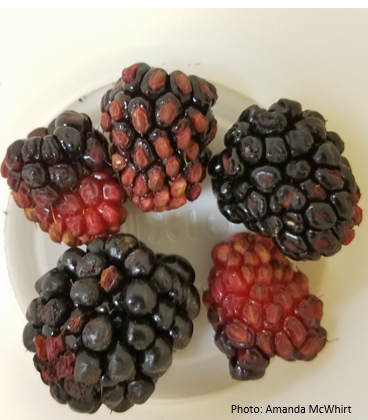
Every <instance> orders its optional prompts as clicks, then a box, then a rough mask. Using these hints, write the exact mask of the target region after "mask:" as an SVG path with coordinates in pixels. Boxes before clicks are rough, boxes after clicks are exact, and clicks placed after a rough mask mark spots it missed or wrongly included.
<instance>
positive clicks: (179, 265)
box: [23, 234, 200, 413]
mask: <svg viewBox="0 0 368 420" xmlns="http://www.w3.org/2000/svg"><path fill="white" fill-rule="evenodd" d="M194 277H195V275H194V271H193V269H192V267H191V265H190V264H189V262H188V261H187V260H185V259H184V258H182V257H179V256H175V255H169V256H163V255H158V256H156V254H155V253H153V252H152V251H151V250H150V249H148V248H147V247H146V246H145V245H144V244H142V243H140V242H139V241H138V240H137V239H136V238H135V237H134V236H132V235H125V234H117V235H113V236H111V237H109V238H108V239H106V240H105V239H101V238H96V239H95V240H94V241H92V242H91V243H90V244H89V245H88V248H87V252H86V253H85V252H84V251H82V250H81V249H79V248H69V249H68V250H66V251H65V252H64V253H63V255H62V256H61V257H60V258H59V260H58V262H57V268H54V269H52V270H50V271H49V272H47V273H46V274H44V275H43V276H42V277H41V278H40V279H39V280H37V282H36V283H35V289H36V291H37V293H38V294H39V297H37V298H35V299H33V300H32V302H31V303H30V305H29V307H28V309H27V320H28V323H27V324H26V326H25V328H24V331H23V343H24V346H25V347H26V348H27V349H28V350H30V351H33V352H36V354H35V356H34V364H35V367H36V369H37V370H38V371H39V372H40V373H41V379H42V380H43V382H44V383H45V384H47V385H49V386H50V393H51V395H52V396H53V397H54V399H55V400H56V401H58V402H59V403H61V404H66V403H67V404H68V405H69V407H70V408H71V409H72V410H74V411H78V412H82V413H93V412H95V411H97V410H98V408H99V407H100V405H101V404H105V405H106V406H107V407H108V408H109V409H111V410H113V411H117V412H123V411H126V410H127V409H129V408H130V407H132V406H133V405H134V404H143V403H144V402H145V401H146V400H147V399H148V398H149V397H150V395H151V394H152V393H153V391H154V389H155V384H156V382H157V380H158V378H160V377H161V376H162V375H163V374H164V373H165V372H166V371H167V369H168V368H169V367H170V365H171V363H172V353H173V351H175V350H180V349H183V348H184V347H186V346H187V345H188V344H189V341H190V339H191V336H192V333H193V322H192V320H193V319H194V318H195V317H196V316H197V315H198V313H199V309H200V307H199V305H200V298H199V294H198V291H197V289H196V288H195V286H194V285H193V282H194Z"/></svg>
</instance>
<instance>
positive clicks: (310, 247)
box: [209, 99, 362, 260]
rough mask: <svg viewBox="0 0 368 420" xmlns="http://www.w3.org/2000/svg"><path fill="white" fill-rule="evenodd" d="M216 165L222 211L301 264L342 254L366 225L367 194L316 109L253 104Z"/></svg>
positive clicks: (213, 172)
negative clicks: (363, 222)
mask: <svg viewBox="0 0 368 420" xmlns="http://www.w3.org/2000/svg"><path fill="white" fill-rule="evenodd" d="M224 143H225V147H226V149H224V150H223V151H222V152H221V153H220V154H218V155H216V156H214V157H213V158H212V159H211V161H210V164H209V174H210V176H211V178H212V189H213V192H214V194H215V196H216V198H217V202H218V207H219V209H220V211H221V213H222V214H223V215H224V216H225V217H226V218H227V219H228V220H229V221H230V222H232V223H243V224H244V225H245V226H246V228H247V229H249V230H251V231H253V232H257V233H260V234H261V235H263V236H265V237H272V238H273V240H274V242H275V244H276V245H277V246H278V247H279V248H280V249H281V251H282V252H283V253H284V254H286V255H287V256H289V257H291V258H292V259H294V260H317V259H319V258H320V257H321V255H323V256H331V255H334V254H336V253H337V252H338V251H339V250H340V248H341V245H348V244H349V243H350V242H351V241H352V240H353V238H354V235H355V232H354V226H356V225H359V224H360V222H361V220H362V210H361V208H360V207H359V206H358V205H357V203H358V201H359V198H360V191H359V188H358V186H357V184H356V182H355V179H354V176H353V174H352V171H351V168H350V165H349V162H348V161H347V159H346V158H345V157H344V156H342V153H343V151H344V143H343V141H342V140H341V138H340V137H339V136H338V134H336V133H334V132H332V131H326V127H325V119H324V118H323V117H322V116H321V114H319V113H318V112H316V111H309V110H306V111H302V107H301V105H300V104H299V103H298V102H294V101H291V100H288V99H280V100H279V101H278V102H276V103H275V104H273V105H272V106H271V107H270V108H269V110H268V111H266V110H265V109H261V108H259V107H258V106H257V105H253V106H251V107H249V108H247V109H246V110H244V111H243V113H242V114H241V115H240V117H239V119H238V121H237V122H236V123H235V124H234V125H233V126H232V127H231V128H230V130H229V131H228V132H227V133H226V135H225V140H224Z"/></svg>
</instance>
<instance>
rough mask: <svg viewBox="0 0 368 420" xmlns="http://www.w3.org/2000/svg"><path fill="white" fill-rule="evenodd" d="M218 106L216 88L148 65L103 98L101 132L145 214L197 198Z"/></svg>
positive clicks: (130, 72) (128, 72)
mask: <svg viewBox="0 0 368 420" xmlns="http://www.w3.org/2000/svg"><path fill="white" fill-rule="evenodd" d="M216 100H217V93H216V88H215V87H214V86H213V85H212V84H211V83H208V82H207V81H205V80H203V79H201V78H199V77H197V76H189V77H188V76H186V75H185V74H184V73H183V72H181V71H174V72H172V73H170V74H167V73H166V71H165V70H163V69H161V68H153V67H150V66H148V65H147V64H145V63H138V64H134V65H132V66H130V67H128V68H126V69H124V70H123V72H122V76H121V78H120V79H119V80H118V81H117V83H116V84H115V86H114V87H113V88H112V89H109V90H108V91H107V92H106V94H105V95H104V96H103V98H102V101H101V111H102V116H101V127H102V129H103V130H104V131H105V132H109V133H110V139H111V141H112V144H113V146H112V166H113V168H114V170H115V171H116V172H117V173H118V174H119V177H120V180H121V184H122V186H123V187H124V189H125V191H126V193H127V195H128V197H129V198H130V199H131V200H132V202H133V204H135V205H136V206H137V207H139V208H140V209H141V210H142V211H145V212H147V211H156V212H159V211H164V210H171V209H176V208H178V207H181V206H183V205H184V204H185V203H186V202H187V200H189V201H194V200H196V199H197V198H198V196H199V195H200V193H201V187H200V185H199V184H200V183H201V182H202V181H203V179H204V178H205V176H206V169H207V164H208V161H209V158H210V155H211V153H210V151H209V149H208V147H207V146H208V144H209V143H210V142H211V141H212V140H213V139H214V137H215V134H216V130H217V123H216V120H215V119H214V117H213V114H212V112H211V107H212V106H213V105H214V104H215V102H216Z"/></svg>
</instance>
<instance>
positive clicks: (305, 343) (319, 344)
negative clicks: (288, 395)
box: [203, 233, 327, 381]
mask: <svg viewBox="0 0 368 420" xmlns="http://www.w3.org/2000/svg"><path fill="white" fill-rule="evenodd" d="M212 260H213V264H214V267H213V268H212V269H211V271H210V274H209V277H208V290H206V291H205V292H204V295H203V301H204V303H205V305H206V307H207V318H208V321H209V322H210V323H211V325H212V327H213V329H214V330H215V338H214V341H215V344H216V346H217V347H218V349H219V350H220V351H221V352H222V353H224V354H225V355H226V357H227V358H228V360H229V372H230V375H231V376H232V378H234V379H236V380H241V381H246V380H252V379H259V378H261V377H262V376H263V375H264V374H265V371H266V368H267V366H268V365H269V362H270V358H272V357H274V356H275V355H277V356H279V357H281V358H283V359H285V360H288V361H293V360H304V361H310V360H312V359H314V358H315V357H316V356H317V354H318V353H319V352H320V351H321V350H322V349H323V347H324V346H325V344H326V336H327V333H326V330H325V329H324V328H323V327H321V325H320V322H321V318H322V313H323V304H322V302H321V300H320V299H318V298H317V297H316V296H314V295H312V294H310V293H309V286H308V278H307V277H306V276H305V275H304V274H303V273H301V272H300V271H296V270H295V268H293V266H292V265H291V263H290V261H289V260H288V259H287V258H286V257H285V256H284V255H283V254H282V253H281V252H280V251H279V250H278V249H277V248H276V246H275V245H274V244H273V243H272V241H271V239H268V238H264V237H262V236H261V235H259V234H256V235H253V234H250V233H238V234H235V235H233V236H232V237H231V239H230V241H229V242H220V243H218V244H217V245H215V246H214V248H213V250H212Z"/></svg>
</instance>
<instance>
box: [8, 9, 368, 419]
mask: <svg viewBox="0 0 368 420" xmlns="http://www.w3.org/2000/svg"><path fill="white" fill-rule="evenodd" d="M367 24H368V13H367V11H366V10H358V11H352V10H337V11H335V10H278V11H275V10H242V11H238V10H235V11H229V10H219V11H214V10H196V11H191V10H185V11H175V10H170V11H169V10H150V11H144V10H119V11H111V10H108V11H102V10H96V11H78V10H73V11H67V10H65V11H44V10H37V11H21V10H19V11H5V10H1V11H0V57H1V63H0V139H1V140H0V156H3V155H4V153H5V150H6V147H7V145H8V144H10V143H11V142H12V141H14V140H16V139H17V138H21V137H24V136H25V135H26V134H27V133H28V132H29V131H30V130H31V129H32V128H34V127H36V126H39V125H42V124H45V123H46V122H47V121H49V120H50V119H51V118H52V117H53V116H54V115H55V114H56V113H58V112H59V111H60V110H62V109H64V108H66V107H67V106H68V105H70V104H71V103H73V102H74V101H75V100H77V99H78V98H80V97H83V95H85V94H87V93H89V92H91V91H93V90H94V89H96V88H98V87H101V86H103V85H105V84H107V83H110V82H111V81H114V80H115V79H117V77H118V76H119V73H120V71H121V69H122V68H123V67H125V66H126V65H129V64H131V63H133V62H136V61H146V62H148V63H149V64H151V65H160V66H163V67H165V68H166V69H167V70H168V71H171V70H174V69H176V68H178V69H179V68H180V69H182V70H183V71H185V72H187V73H195V74H198V75H200V76H204V77H206V78H208V79H210V80H212V81H214V82H215V83H216V82H217V83H220V84H222V85H225V86H228V87H230V88H232V89H234V90H237V91H238V92H240V93H242V94H243V95H246V96H248V97H250V98H252V99H253V100H254V102H258V103H260V104H262V105H264V106H269V105H270V104H271V103H273V102H275V101H276V100H277V99H279V98H280V97H288V98H291V99H296V100H298V101H300V102H301V103H302V105H303V108H311V109H316V110H318V111H320V112H321V113H322V114H323V115H324V116H325V117H326V118H327V119H328V123H327V124H328V125H327V127H328V128H329V129H331V130H334V131H337V132H338V133H339V134H340V135H341V137H342V138H343V139H344V141H345V144H346V153H345V154H346V156H347V157H348V158H349V161H350V162H351V163H352V166H353V170H354V174H355V176H356V178H357V180H358V183H359V186H360V188H361V190H362V193H363V195H362V199H361V202H360V203H361V206H362V207H363V209H367V208H368V206H367V204H368V200H367V195H366V193H365V191H366V190H367V188H368V181H367V175H366V168H365V166H366V157H367V156H368V141H367V139H368V128H367V123H366V95H367V91H368V89H367V88H368V82H367V76H366V74H367V68H368V57H367V54H366V45H367V42H368V25H367ZM222 106H224V105H222ZM219 108H220V102H219ZM214 112H215V113H217V109H216V107H215V108H214ZM215 115H216V114H215ZM218 117H219V116H218ZM237 117H238V115H234V118H233V120H235V119H236V118H237ZM218 119H219V120H220V118H218ZM224 121H226V118H225V119H224ZM220 122H221V121H220ZM222 132H223V131H222ZM220 134H221V133H220ZM215 142H216V143H215V145H214V148H216V149H218V148H220V147H221V142H222V138H221V136H220V135H219V136H217V137H216V139H215ZM0 197H1V212H0V218H1V225H2V226H4V225H5V226H6V227H9V226H15V228H14V237H15V239H14V242H13V246H14V243H16V240H18V241H19V244H20V245H19V249H18V250H17V252H14V251H13V250H12V249H13V248H11V242H10V241H9V243H5V244H4V232H3V231H1V238H0V239H1V247H2V251H1V253H0V264H1V266H0V268H1V269H2V270H1V272H2V278H1V282H0V319H1V320H2V322H1V323H0V334H1V343H2V345H1V346H0V356H1V357H0V376H1V378H2V380H1V382H0V391H1V392H0V402H1V409H2V415H1V417H2V418H6V419H16V420H20V419H26V418H32V419H33V418H38V419H40V420H46V419H49V418H50V417H52V416H53V417H54V418H55V419H56V420H60V419H61V418H63V419H77V418H78V416H79V415H78V414H76V413H73V412H70V411H69V410H68V409H67V408H66V407H64V406H60V405H58V404H57V403H56V402H54V401H53V400H52V398H51V397H49V395H48V390H47V388H46V387H45V386H44V385H43V384H42V383H41V381H40V380H39V378H38V377H37V374H36V372H35V370H34V368H33V365H32V363H31V360H30V359H31V355H30V354H26V353H25V352H24V349H23V347H22V343H21V332H22V329H23V326H24V323H25V320H24V315H23V313H22V311H21V309H20V307H19V305H18V304H17V301H16V299H15V296H14V293H13V289H12V286H11V282H10V279H9V277H8V275H7V270H6V262H5V254H4V248H7V249H8V254H9V253H11V264H12V265H13V266H15V267H16V266H17V265H18V266H19V267H18V270H23V271H24V273H26V274H28V273H29V274H28V275H27V276H26V275H25V278H24V284H27V287H28V289H26V288H25V289H24V290H21V291H20V292H19V293H18V295H19V296H20V297H21V296H23V293H24V294H25V295H26V294H27V293H28V292H27V290H29V284H30V283H31V284H33V283H34V281H35V278H33V277H32V275H31V274H32V270H34V269H31V268H30V269H29V270H27V269H25V268H24V267H25V264H26V263H27V261H28V260H29V259H30V258H31V257H30V256H32V255H34V253H35V252H36V251H37V252H38V253H40V254H42V253H43V252H45V244H46V241H45V242H44V244H42V245H40V243H39V242H37V243H36V247H37V249H35V244H34V242H32V237H33V236H32V235H31V234H29V230H28V228H25V224H24V223H23V219H22V218H21V217H22V214H21V211H19V210H18V209H15V208H14V206H10V208H9V215H8V216H9V219H11V218H14V219H13V220H18V221H19V224H18V225H14V224H13V223H11V222H10V221H8V222H7V217H8V216H6V215H5V214H3V211H5V210H6V207H7V199H8V189H7V186H6V183H5V182H4V181H2V182H1V183H0ZM202 198H203V197H202ZM200 199H201V198H200ZM200 199H199V200H200ZM10 212H11V214H10ZM16 212H17V213H18V215H16ZM13 213H14V214H13ZM165 216H166V215H165ZM168 216H169V214H168ZM170 217H174V213H172V216H171V213H170ZM29 225H31V224H29ZM367 226H368V224H367V222H366V221H365V220H364V219H363V224H362V226H361V227H360V228H358V229H357V235H356V238H355V240H354V241H353V243H352V244H351V245H350V246H349V247H347V248H344V249H343V250H342V251H341V252H340V253H339V254H338V255H336V256H335V257H333V258H329V259H324V260H323V261H321V262H317V263H304V264H302V265H303V267H302V269H303V270H305V271H306V272H307V273H308V274H311V276H312V275H313V278H311V279H310V282H311V290H312V291H313V292H315V293H319V294H321V295H323V301H324V317H323V323H322V324H323V326H324V327H325V328H326V329H327V331H328V334H329V338H330V339H333V338H336V339H338V340H336V341H332V342H331V343H328V344H327V345H326V347H325V349H324V350H323V352H322V353H321V354H320V355H319V356H318V357H317V358H316V359H315V360H314V361H313V362H311V363H303V362H295V363H287V362H283V361H281V360H276V359H274V360H272V361H271V364H270V366H269V368H268V369H267V372H266V375H265V377H264V378H263V379H261V380H259V381H255V382H248V383H242V384H236V385H235V386H230V387H227V386H225V388H222V389H220V390H218V391H216V392H207V391H208V390H210V389H217V383H215V384H213V383H212V382H213V381H212V379H211V378H212V376H211V375H212V373H208V372H206V370H205V366H206V364H204V365H203V368H201V367H200V366H199V367H198V368H196V371H195V372H194V373H193V383H194V385H195V386H197V385H198V383H202V384H204V387H202V391H203V392H201V395H198V396H196V397H193V396H191V397H187V395H188V394H190V392H189V393H187V392H185V389H189V388H190V387H188V384H187V383H185V384H184V385H183V395H182V398H172V397H175V396H176V395H174V394H175V392H176V391H175V389H176V390H177V389H179V388H178V387H179V385H178V383H179V381H180V378H178V377H177V375H173V376H170V375H171V372H170V371H169V372H168V373H167V374H166V375H167V378H168V379H166V377H165V376H164V377H163V378H162V379H161V380H160V381H159V383H158V386H160V382H161V381H162V382H164V381H166V380H167V381H168V383H166V384H165V383H164V385H165V388H166V389H168V388H170V384H169V381H175V386H174V384H173V389H174V391H173V393H171V395H169V394H166V395H163V394H162V393H161V391H159V390H158V389H157V391H156V393H155V395H154V396H153V397H152V398H151V399H150V400H149V401H148V402H147V403H146V404H145V405H143V406H141V407H135V408H133V409H131V410H130V411H128V412H127V413H125V414H122V416H125V417H124V418H126V419H133V418H136V419H143V418H147V416H150V418H152V419H153V420H155V419H168V418H170V417H172V416H175V418H176V419H178V420H180V419H185V418H188V417H189V416H191V417H192V418H203V419H207V418H208V419H213V418H216V419H217V418H218V419H225V418H231V417H233V416H237V415H236V414H231V405H233V404H239V405H241V406H262V407H263V408H262V410H263V412H265V411H266V407H267V405H268V404H270V405H271V406H297V405H298V404H299V405H301V406H305V407H306V409H307V412H308V407H309V404H312V405H316V404H320V405H324V404H336V405H338V406H340V405H345V406H351V407H352V408H351V411H352V414H350V415H349V418H352V419H359V420H360V419H362V420H363V419H366V418H367V416H368V404H367V399H366V395H367V391H368V386H367V380H366V372H367V368H368V362H367V350H368V334H367V328H366V326H367V321H366V320H367V319H368V305H367V304H366V301H367V298H368V281H367V280H368V259H367V251H368V246H367V242H366V239H365V238H366V237H367V236H368V229H367ZM30 227H32V226H30ZM23 228H24V229H23ZM22 232H24V233H22ZM7 234H8V233H7ZM44 239H46V238H44ZM24 243H28V244H29V249H28V250H29V252H27V247H25V246H24ZM21 244H22V246H21ZM49 246H50V252H51V247H53V248H54V249H55V254H56V255H57V254H58V253H59V252H58V250H59V249H60V250H61V249H62V248H61V247H59V246H58V245H56V244H52V243H51V242H50V243H49ZM47 249H48V248H47ZM56 249H57V251H56ZM199 249H200V252H201V254H202V255H203V258H204V259H206V258H207V259H208V252H209V250H207V249H202V248H201V247H199ZM20 251H21V252H20ZM52 254H53V255H54V251H52ZM38 258H41V260H42V258H44V257H43V256H41V255H39V257H38ZM39 264H40V262H39V260H38V261H36V266H37V267H40V266H39ZM42 264H46V262H45V263H41V265H42ZM47 264H49V265H48V266H52V265H53V264H54V261H52V262H50V263H47ZM41 268H42V269H43V266H42V267H41ZM37 270H38V268H37ZM31 277H32V278H31ZM12 280H14V279H13V278H12ZM20 302H21V299H20ZM203 316H204V314H203V313H202V319H203ZM200 322H202V321H201V320H200ZM200 325H202V324H200ZM200 328H202V326H201V327H200ZM203 328H205V327H204V326H203ZM208 334H209V335H210V333H208ZM207 338H208V337H207ZM207 338H203V340H207ZM198 340H199V341H201V340H202V338H200V339H198ZM199 341H198V343H199ZM194 345H195V346H197V345H196V344H195V343H194ZM198 346H199V347H201V345H200V344H198ZM203 346H204V347H205V350H207V349H208V351H209V352H210V354H212V349H213V348H212V343H211V342H208V343H205V344H203ZM199 347H198V348H199ZM194 348H195V347H194V346H193V351H194ZM187 351H188V352H191V351H192V349H191V348H190V347H189V348H188V349H186V350H183V353H184V352H187ZM202 352H203V350H202ZM183 356H184V355H183ZM202 357H204V358H205V357H206V354H204V353H203V355H202ZM180 358H181V355H180V353H177V354H176V355H175V358H174V363H175V360H177V359H179V360H178V363H179V365H180ZM196 358H197V352H196V356H195V357H194V360H196ZM219 360H221V358H220V359H219ZM223 362H224V363H223V364H222V365H221V366H219V369H222V370H223V371H224V374H225V372H226V361H225V360H224V359H223ZM187 363H188V370H189V369H190V367H191V365H190V363H189V362H187ZM196 363H197V362H196ZM173 369H175V366H173V367H172V368H171V370H173ZM221 381H222V379H221ZM206 384H207V385H206ZM223 385H224V384H222V383H221V385H220V387H222V386H223ZM225 385H226V384H225ZM195 386H193V388H195ZM107 415H108V411H107V410H106V409H101V410H99V412H98V413H97V414H95V415H94V417H93V418H96V419H102V418H104V417H106V416H107ZM116 416H118V415H117V414H115V415H114V417H116ZM295 416H296V414H294V415H293V414H289V415H288V417H287V418H293V417H295ZM308 416H313V417H315V416H316V415H315V414H304V417H308ZM253 417H254V418H257V419H260V418H270V416H268V417H267V416H266V414H258V415H251V414H248V416H247V418H253ZM279 417H280V418H281V415H279ZM304 417H303V418H304ZM344 418H345V417H344Z"/></svg>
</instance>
